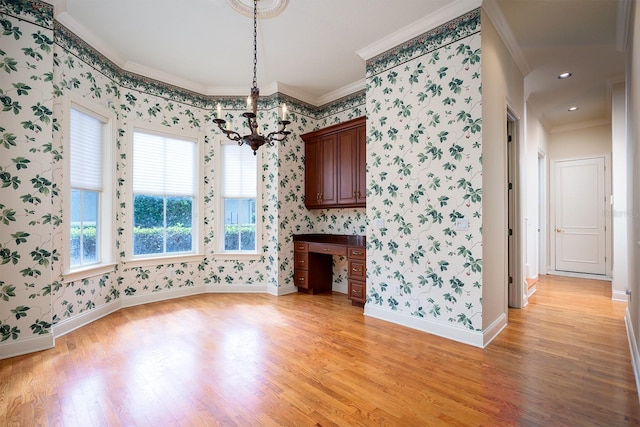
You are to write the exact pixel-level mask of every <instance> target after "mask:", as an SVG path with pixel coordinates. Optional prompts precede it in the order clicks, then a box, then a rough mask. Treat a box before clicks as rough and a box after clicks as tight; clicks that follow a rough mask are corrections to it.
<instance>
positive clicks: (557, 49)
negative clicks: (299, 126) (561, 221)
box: [50, 0, 629, 129]
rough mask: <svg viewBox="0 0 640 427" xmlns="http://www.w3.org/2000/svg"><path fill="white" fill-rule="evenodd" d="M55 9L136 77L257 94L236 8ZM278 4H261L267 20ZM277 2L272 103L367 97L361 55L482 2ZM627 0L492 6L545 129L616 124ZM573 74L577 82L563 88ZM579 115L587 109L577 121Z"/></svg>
mask: <svg viewBox="0 0 640 427" xmlns="http://www.w3.org/2000/svg"><path fill="white" fill-rule="evenodd" d="M50 1H52V2H53V3H54V4H55V6H56V9H55V11H56V18H57V19H58V21H59V22H61V23H62V24H63V25H65V26H67V27H68V28H69V29H70V30H72V31H73V32H75V33H76V34H78V35H79V36H80V37H81V38H82V39H84V40H85V41H87V42H88V43H89V44H91V45H92V46H93V47H94V48H96V49H97V50H99V51H100V52H101V53H103V54H104V55H106V56H107V57H108V58H110V59H111V60H112V61H114V62H115V63H116V64H118V65H119V66H121V67H122V68H124V69H126V70H129V71H133V72H138V73H141V74H144V75H146V76H149V77H152V78H157V79H160V80H163V81H165V82H168V83H171V84H175V85H178V86H181V87H184V88H186V89H190V90H194V91H197V92H200V93H204V94H210V95H244V94H248V92H249V88H250V86H251V83H252V78H253V69H252V61H253V21H252V18H251V17H247V16H244V15H242V14H240V13H238V12H237V11H236V10H234V9H233V8H232V7H231V6H230V4H229V3H228V0H181V1H175V0H109V1H104V0H50ZM229 1H230V2H231V3H233V2H235V3H238V2H247V1H249V0H229ZM274 1H276V0H260V1H259V2H258V5H259V10H260V8H261V7H266V6H264V5H266V4H267V3H274ZM278 1H283V2H284V3H288V4H287V5H286V7H285V8H284V10H282V11H281V13H280V14H279V15H278V16H275V17H272V18H268V19H260V20H259V22H258V86H260V88H261V89H262V93H263V94H265V95H266V94H269V93H272V92H274V91H276V90H279V91H281V92H284V93H286V94H288V95H290V96H294V97H296V98H298V99H301V100H303V101H306V102H309V103H312V104H315V105H320V104H322V103H324V102H329V101H331V100H333V99H336V98H338V97H340V96H344V95H347V94H349V93H353V92H355V91H357V90H358V89H361V88H363V87H364V77H365V61H364V60H363V59H362V57H361V56H360V55H359V54H358V53H359V52H360V54H362V53H363V52H371V51H372V50H371V47H372V46H384V40H391V41H393V35H394V34H398V32H402V34H403V35H406V34H411V31H417V30H416V28H419V26H417V25H416V24H417V23H420V22H422V23H423V24H422V25H424V23H425V22H426V23H431V24H433V23H436V25H437V23H438V21H437V19H440V17H442V16H446V15H447V13H450V12H451V11H452V10H464V9H465V8H466V10H470V9H473V8H475V7H477V6H478V5H479V4H480V0H455V1H453V2H452V1H451V0H348V1H345V0H278ZM627 1H629V0H484V2H483V6H484V7H485V10H487V12H488V13H489V16H490V17H491V19H492V21H494V24H496V27H498V28H499V30H501V32H502V33H503V34H505V32H506V33H507V36H508V39H509V40H510V43H509V42H508V45H509V47H510V49H511V51H512V54H515V56H516V57H517V63H518V65H519V68H520V69H521V71H523V74H524V75H525V92H526V94H525V96H526V97H527V99H528V101H529V104H530V106H532V107H533V108H534V110H535V111H536V112H538V113H539V114H540V116H541V119H542V121H543V123H544V124H545V125H546V126H547V128H549V129H552V128H557V127H562V126H566V125H569V124H571V123H576V122H597V121H604V120H608V118H609V117H610V112H609V111H610V110H609V107H608V103H609V98H608V91H607V82H615V81H620V80H621V79H623V76H624V70H625V64H624V54H623V53H622V52H620V51H618V50H616V36H617V32H616V29H617V27H619V24H618V21H620V19H619V18H618V3H624V2H627ZM261 2H262V3H261ZM261 5H262V6H261ZM249 6H250V7H251V8H252V2H250V3H249ZM454 6H455V7H456V8H457V9H456V8H454ZM454 16H455V15H454ZM433 17H436V18H433ZM452 17H453V16H450V17H449V19H450V18H452ZM442 22H444V21H442ZM442 22H440V23H442ZM501 23H502V25H501ZM430 28H432V27H430ZM424 31H425V30H424V29H423V30H421V32H424ZM418 34H419V33H416V34H414V35H418ZM390 35H391V37H389V36H390ZM390 47H393V44H391V45H389V46H388V48H390ZM380 53H381V52H380ZM363 56H365V55H363ZM365 57H366V56H365ZM563 71H571V72H572V73H573V76H572V77H571V78H570V79H567V80H562V81H561V80H558V79H557V75H558V74H559V73H560V72H563ZM573 105H575V106H578V107H579V110H578V111H575V112H572V113H569V112H568V111H567V108H568V107H569V106H573Z"/></svg>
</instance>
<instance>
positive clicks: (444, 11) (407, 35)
mask: <svg viewBox="0 0 640 427" xmlns="http://www.w3.org/2000/svg"><path fill="white" fill-rule="evenodd" d="M481 4H482V0H455V1H453V2H451V3H449V4H448V5H446V6H444V7H441V8H440V9H438V10H436V11H435V12H433V13H431V14H429V15H427V16H425V17H424V18H421V19H419V20H417V21H415V22H414V23H413V24H409V25H407V26H406V27H404V28H402V29H400V30H398V31H396V32H394V33H391V34H390V35H388V36H386V37H384V38H383V39H380V40H378V41H377V42H374V43H372V44H370V45H368V46H366V47H364V48H362V49H360V50H358V51H357V52H356V53H357V54H358V55H359V56H360V58H362V59H364V60H365V61H367V60H369V59H371V58H373V57H375V56H378V55H380V54H382V53H384V52H386V51H388V50H390V49H393V48H394V47H396V46H399V45H400V44H402V43H404V42H406V41H407V40H411V39H412V38H414V37H417V36H419V35H420V34H424V33H426V32H427V31H430V30H432V29H434V28H436V27H438V26H440V25H442V24H445V23H447V22H449V21H451V20H452V19H455V18H458V17H459V16H462V15H464V14H465V13H467V12H470V11H472V10H474V9H477V8H479V7H480V5H481Z"/></svg>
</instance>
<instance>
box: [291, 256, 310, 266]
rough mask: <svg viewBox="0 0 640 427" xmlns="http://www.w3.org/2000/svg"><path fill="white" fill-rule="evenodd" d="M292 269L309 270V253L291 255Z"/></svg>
mask: <svg viewBox="0 0 640 427" xmlns="http://www.w3.org/2000/svg"><path fill="white" fill-rule="evenodd" d="M293 268H294V270H298V269H302V270H308V269H309V253H308V252H295V253H294V254H293Z"/></svg>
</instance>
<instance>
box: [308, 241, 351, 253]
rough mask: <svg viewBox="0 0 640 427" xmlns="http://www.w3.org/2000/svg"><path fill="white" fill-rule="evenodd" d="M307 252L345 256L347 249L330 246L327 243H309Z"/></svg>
mask: <svg viewBox="0 0 640 427" xmlns="http://www.w3.org/2000/svg"><path fill="white" fill-rule="evenodd" d="M309 252H316V253H319V254H327V255H342V256H347V248H346V247H345V246H341V245H332V244H329V243H309Z"/></svg>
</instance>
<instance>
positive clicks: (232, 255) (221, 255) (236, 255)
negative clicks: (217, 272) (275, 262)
mask: <svg viewBox="0 0 640 427" xmlns="http://www.w3.org/2000/svg"><path fill="white" fill-rule="evenodd" d="M263 256H264V254H262V253H258V252H251V253H247V252H216V253H214V254H213V258H214V259H219V260H260V259H261V258H262V257H263Z"/></svg>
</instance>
